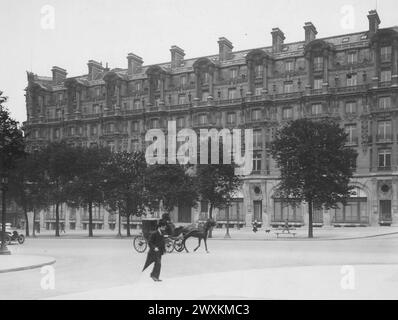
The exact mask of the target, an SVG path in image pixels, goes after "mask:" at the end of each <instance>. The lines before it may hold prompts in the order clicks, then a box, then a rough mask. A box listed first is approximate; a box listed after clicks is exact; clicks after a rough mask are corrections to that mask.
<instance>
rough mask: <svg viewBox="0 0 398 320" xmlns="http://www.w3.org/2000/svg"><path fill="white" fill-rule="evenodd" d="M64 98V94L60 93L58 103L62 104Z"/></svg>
mask: <svg viewBox="0 0 398 320" xmlns="http://www.w3.org/2000/svg"><path fill="white" fill-rule="evenodd" d="M63 98H64V95H63V93H62V92H60V93H58V102H62V99H63Z"/></svg>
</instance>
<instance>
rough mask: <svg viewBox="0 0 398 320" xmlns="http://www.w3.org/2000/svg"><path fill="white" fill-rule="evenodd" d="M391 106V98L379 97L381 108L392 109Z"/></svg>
mask: <svg viewBox="0 0 398 320" xmlns="http://www.w3.org/2000/svg"><path fill="white" fill-rule="evenodd" d="M390 108H391V98H390V97H381V98H379V109H390Z"/></svg>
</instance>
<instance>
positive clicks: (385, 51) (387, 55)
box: [380, 46, 392, 62]
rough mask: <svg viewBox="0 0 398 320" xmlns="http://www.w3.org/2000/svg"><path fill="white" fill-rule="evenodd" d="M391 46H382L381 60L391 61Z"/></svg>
mask: <svg viewBox="0 0 398 320" xmlns="http://www.w3.org/2000/svg"><path fill="white" fill-rule="evenodd" d="M391 52H392V49H391V46H387V47H381V48H380V59H381V62H390V61H391Z"/></svg>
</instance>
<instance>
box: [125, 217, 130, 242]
mask: <svg viewBox="0 0 398 320" xmlns="http://www.w3.org/2000/svg"><path fill="white" fill-rule="evenodd" d="M126 219H127V237H130V236H131V234H130V215H129V214H127V216H126Z"/></svg>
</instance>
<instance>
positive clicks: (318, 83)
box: [314, 79, 323, 90]
mask: <svg viewBox="0 0 398 320" xmlns="http://www.w3.org/2000/svg"><path fill="white" fill-rule="evenodd" d="M322 84H323V79H314V89H316V90H319V89H322Z"/></svg>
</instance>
